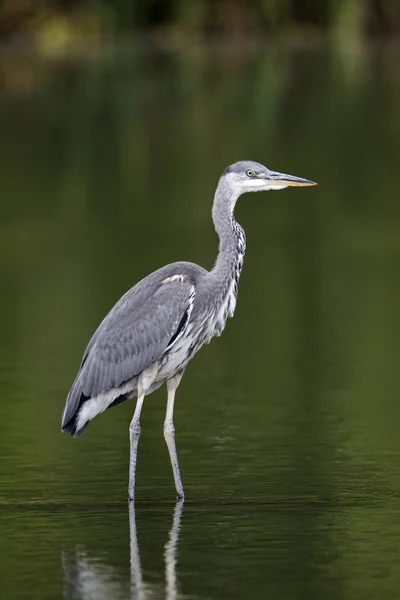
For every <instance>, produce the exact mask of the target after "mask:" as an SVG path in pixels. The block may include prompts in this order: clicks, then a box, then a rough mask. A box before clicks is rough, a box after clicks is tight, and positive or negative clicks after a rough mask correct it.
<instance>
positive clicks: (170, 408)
mask: <svg viewBox="0 0 400 600" xmlns="http://www.w3.org/2000/svg"><path fill="white" fill-rule="evenodd" d="M182 375H183V371H182V372H181V373H179V374H178V375H175V377H172V379H169V380H168V381H167V390H168V401H167V412H166V415H165V421H164V438H165V441H166V442H167V446H168V452H169V457H170V459H171V465H172V471H173V474H174V480H175V488H176V493H177V494H178V498H184V493H183V487H182V480H181V474H180V472H179V464H178V455H177V453H176V446H175V428H174V423H173V415H174V400H175V391H176V388H177V387H178V385H179V383H180V381H181V379H182Z"/></svg>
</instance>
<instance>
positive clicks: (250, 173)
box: [246, 169, 254, 177]
mask: <svg viewBox="0 0 400 600" xmlns="http://www.w3.org/2000/svg"><path fill="white" fill-rule="evenodd" d="M246 175H247V177H254V171H252V170H251V169H248V171H246Z"/></svg>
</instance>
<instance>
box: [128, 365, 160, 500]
mask: <svg viewBox="0 0 400 600" xmlns="http://www.w3.org/2000/svg"><path fill="white" fill-rule="evenodd" d="M157 371H158V364H157V363H156V364H155V365H152V366H151V367H149V368H148V369H146V371H143V373H141V374H140V375H139V381H138V399H137V402H136V408H135V413H134V415H133V419H132V421H131V424H130V426H129V438H130V443H131V448H130V459H129V490H128V493H129V500H133V499H134V497H135V476H136V459H137V449H138V444H139V438H140V413H141V411H142V406H143V400H144V397H145V394H146V392H147V391H148V390H149V388H150V387H151V384H152V383H153V381H154V379H155V377H156V375H157Z"/></svg>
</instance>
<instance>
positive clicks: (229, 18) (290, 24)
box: [0, 0, 400, 53]
mask: <svg viewBox="0 0 400 600" xmlns="http://www.w3.org/2000/svg"><path fill="white" fill-rule="evenodd" d="M294 28H296V29H298V30H303V31H305V32H306V33H309V32H310V31H311V30H315V31H318V30H321V29H322V30H328V31H331V32H334V33H338V32H339V34H345V35H349V34H351V35H354V36H360V35H366V34H382V33H384V34H390V33H395V32H397V31H399V29H400V3H399V2H398V0H351V1H349V2H347V1H343V0H251V1H246V0H81V1H78V0H3V2H2V3H1V6H0V37H2V38H3V40H4V39H6V40H14V41H15V40H17V41H24V42H26V41H27V40H29V41H33V42H34V43H37V45H38V47H39V49H43V51H45V52H50V53H51V52H57V51H58V50H60V49H65V48H71V47H74V46H75V45H76V44H81V43H82V42H83V43H85V44H87V43H88V42H89V43H93V42H99V41H102V42H104V40H107V38H108V37H109V36H113V35H116V34H120V33H122V32H124V33H127V34H131V35H134V33H135V32H136V33H137V32H141V31H151V32H156V33H157V35H161V36H162V37H163V39H168V40H173V41H175V40H179V39H181V38H182V37H183V38H184V39H187V38H188V36H190V39H191V40H193V37H192V36H197V37H207V38H209V37H210V36H212V35H214V34H224V35H225V36H228V37H231V36H233V38H234V39H240V38H243V39H245V38H249V37H253V36H256V37H260V38H262V37H263V36H265V35H268V34H270V33H273V32H276V31H282V30H288V29H289V30H290V31H293V29H294Z"/></svg>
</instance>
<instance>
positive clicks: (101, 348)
mask: <svg viewBox="0 0 400 600" xmlns="http://www.w3.org/2000/svg"><path fill="white" fill-rule="evenodd" d="M257 171H258V173H257ZM242 173H245V174H246V177H248V178H249V180H250V181H249V180H246V179H244V178H243V175H242ZM267 176H269V177H270V178H268V179H267ZM242 179H244V181H245V182H247V187H246V186H245V185H244V184H242V183H241V182H242ZM266 180H267V181H269V182H270V186H269V188H268V187H266V186H267V184H266V183H265V185H264V187H262V185H263V181H264V182H265V181H266ZM238 181H239V183H238ZM257 182H258V183H257ZM260 182H261V183H260ZM290 182H292V183H290ZM253 184H254V185H253ZM273 184H274V185H273ZM291 184H292V185H313V182H310V181H308V180H304V179H300V178H294V177H291V176H286V175H281V174H279V173H274V172H272V171H268V169H266V167H263V166H262V165H260V164H259V163H254V162H251V161H243V162H241V163H235V165H232V166H231V167H228V169H226V171H225V172H224V174H223V175H222V177H221V179H220V181H219V185H218V187H217V191H216V194H215V198H214V205H213V221H214V225H215V229H216V231H217V234H218V236H219V239H220V246H219V254H218V258H217V261H216V263H215V266H214V268H213V269H212V270H211V271H206V270H205V269H203V268H202V267H200V266H198V265H196V264H193V263H189V262H176V263H172V264H170V265H166V266H165V267H162V268H161V269H158V270H157V271H155V272H154V273H151V274H150V275H148V276H147V277H145V278H144V279H143V280H142V281H140V282H139V283H137V284H136V285H135V286H134V287H133V288H131V289H130V290H129V291H128V292H127V293H126V294H125V295H124V296H122V298H121V299H120V300H119V301H118V302H117V304H116V305H115V306H114V308H113V309H112V310H111V311H110V312H109V313H108V315H107V316H106V317H105V319H104V320H103V322H102V323H101V324H100V325H99V327H98V329H97V330H96V332H95V333H94V335H93V337H92V339H91V340H90V342H89V344H88V347H87V348H86V351H85V353H84V356H83V359H82V363H81V366H80V369H79V372H78V374H77V377H76V379H75V381H74V383H73V386H72V388H71V391H70V393H69V395H68V398H67V401H66V405H65V409H64V414H63V419H62V429H63V431H64V432H68V433H72V434H73V435H74V436H75V437H78V436H79V435H80V434H81V433H82V432H83V430H84V429H85V427H86V426H87V424H88V423H89V422H90V421H91V420H92V419H93V418H94V417H95V416H96V415H97V414H99V413H101V412H103V411H105V410H106V409H107V408H110V407H111V406H115V405H116V404H119V403H120V402H122V401H123V400H125V399H127V398H132V397H135V396H137V397H138V403H137V407H136V411H135V415H134V418H133V420H132V423H131V428H130V433H131V468H130V486H129V495H130V497H131V498H133V492H134V480H135V469H136V452H137V443H138V439H139V433H140V428H139V418H140V411H141V407H142V403H143V399H144V397H145V396H146V395H149V394H151V393H152V392H153V391H154V390H156V389H157V388H158V387H160V386H161V385H162V384H163V383H167V387H168V407H167V415H166V421H165V423H164V434H165V437H166V441H167V444H168V448H169V451H170V456H171V462H172V466H173V471H174V477H175V484H176V488H177V492H178V495H180V496H183V489H182V484H181V480H180V474H179V467H178V461H177V455H176V449H175V442H174V430H173V423H172V413H173V403H174V395H175V390H176V388H177V386H178V385H179V382H180V379H181V376H182V374H183V371H184V370H185V368H186V366H187V364H188V362H189V361H190V360H191V358H192V357H193V356H194V354H195V353H196V352H197V351H198V350H199V349H200V348H201V346H202V345H203V344H205V343H208V342H209V341H210V340H211V338H212V337H214V336H216V335H220V334H221V333H222V331H223V329H224V327H225V324H226V320H227V318H228V317H229V316H230V317H232V316H233V314H234V311H235V307H236V297H237V292H238V282H239V277H240V273H241V270H242V266H243V259H244V254H245V249H246V238H245V234H244V231H243V229H242V228H241V226H240V225H239V224H238V223H237V222H236V221H235V219H234V216H233V210H234V206H235V203H236V200H237V198H238V197H239V195H240V194H241V193H243V191H257V190H258V189H271V188H272V189H273V188H274V187H275V188H276V189H280V188H281V187H286V186H287V185H291ZM240 186H242V187H240Z"/></svg>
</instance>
